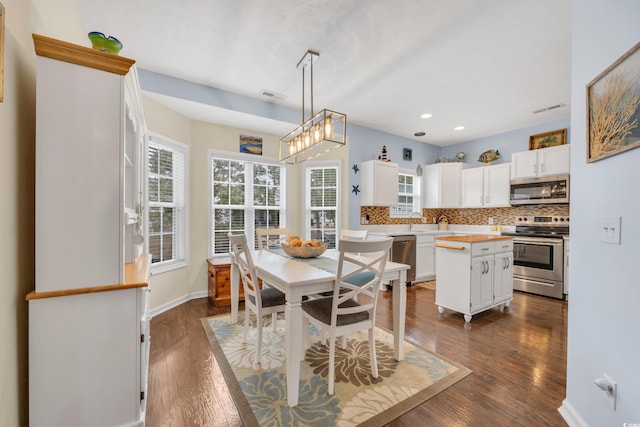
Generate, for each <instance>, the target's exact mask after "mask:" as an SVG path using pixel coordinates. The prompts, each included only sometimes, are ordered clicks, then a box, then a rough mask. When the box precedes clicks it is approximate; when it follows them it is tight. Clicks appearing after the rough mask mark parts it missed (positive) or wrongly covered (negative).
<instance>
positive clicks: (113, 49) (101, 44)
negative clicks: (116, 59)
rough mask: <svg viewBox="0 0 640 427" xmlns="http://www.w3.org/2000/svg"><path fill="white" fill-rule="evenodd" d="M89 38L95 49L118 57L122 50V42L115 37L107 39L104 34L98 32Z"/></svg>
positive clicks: (91, 34) (93, 32) (94, 32)
mask: <svg viewBox="0 0 640 427" xmlns="http://www.w3.org/2000/svg"><path fill="white" fill-rule="evenodd" d="M88 36H89V40H91V44H92V45H93V48H94V49H98V50H101V51H103V52H109V53H113V54H115V55H117V54H118V52H120V50H121V49H122V43H120V40H118V39H117V38H115V37H113V36H109V37H105V36H104V34H102V33H100V32H98V31H92V32H90V33H89V34H88Z"/></svg>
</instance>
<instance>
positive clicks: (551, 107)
mask: <svg viewBox="0 0 640 427" xmlns="http://www.w3.org/2000/svg"><path fill="white" fill-rule="evenodd" d="M560 107H564V104H556V105H552V106H550V107H546V108H541V109H539V110H535V111H534V112H533V114H538V113H542V112H544V111H549V110H555V109H556V108H560Z"/></svg>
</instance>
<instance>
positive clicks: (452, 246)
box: [436, 243, 466, 251]
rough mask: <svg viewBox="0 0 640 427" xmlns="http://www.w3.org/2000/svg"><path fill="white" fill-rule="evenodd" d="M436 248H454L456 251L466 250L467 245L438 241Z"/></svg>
mask: <svg viewBox="0 0 640 427" xmlns="http://www.w3.org/2000/svg"><path fill="white" fill-rule="evenodd" d="M436 248H443V249H454V250H456V251H464V250H465V249H466V247H464V246H457V245H446V244H444V243H436Z"/></svg>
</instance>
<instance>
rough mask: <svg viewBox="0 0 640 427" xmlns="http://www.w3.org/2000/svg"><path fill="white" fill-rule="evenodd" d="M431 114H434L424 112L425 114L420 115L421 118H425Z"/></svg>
mask: <svg viewBox="0 0 640 427" xmlns="http://www.w3.org/2000/svg"><path fill="white" fill-rule="evenodd" d="M431 116H433V114H431V113H424V114H423V115H421V116H420V117H421V118H423V119H428V118H430V117H431Z"/></svg>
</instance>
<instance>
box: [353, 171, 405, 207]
mask: <svg viewBox="0 0 640 427" xmlns="http://www.w3.org/2000/svg"><path fill="white" fill-rule="evenodd" d="M398 171H399V167H398V164H397V163H391V162H383V161H380V160H369V161H366V162H362V164H361V165H360V173H361V177H360V191H361V194H360V205H361V206H395V205H397V204H398Z"/></svg>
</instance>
